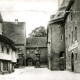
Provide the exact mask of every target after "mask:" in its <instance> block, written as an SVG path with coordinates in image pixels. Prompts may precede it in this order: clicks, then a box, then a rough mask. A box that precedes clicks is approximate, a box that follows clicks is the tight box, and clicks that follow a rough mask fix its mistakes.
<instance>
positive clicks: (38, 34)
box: [29, 26, 47, 37]
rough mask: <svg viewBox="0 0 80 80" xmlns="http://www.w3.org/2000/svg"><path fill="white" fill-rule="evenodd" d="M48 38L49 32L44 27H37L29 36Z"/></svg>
mask: <svg viewBox="0 0 80 80" xmlns="http://www.w3.org/2000/svg"><path fill="white" fill-rule="evenodd" d="M46 36H47V30H46V29H45V28H44V27H43V26H40V27H37V28H35V29H34V30H32V32H31V33H30V34H29V37H46Z"/></svg>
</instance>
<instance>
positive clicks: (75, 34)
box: [65, 0, 80, 72]
mask: <svg viewBox="0 0 80 80" xmlns="http://www.w3.org/2000/svg"><path fill="white" fill-rule="evenodd" d="M79 4H80V1H79V0H74V3H73V5H72V6H71V8H70V11H69V13H68V16H67V18H66V20H65V44H66V45H65V46H66V69H67V70H71V71H74V72H80V64H79V63H80V8H79V6H78V5H79Z"/></svg>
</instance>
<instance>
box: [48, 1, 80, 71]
mask: <svg viewBox="0 0 80 80" xmlns="http://www.w3.org/2000/svg"><path fill="white" fill-rule="evenodd" d="M66 2H67V3H66ZM79 3H80V1H79V0H64V1H63V3H62V5H61V7H62V8H64V7H65V8H64V9H63V10H62V9H61V7H60V8H59V10H58V12H59V11H60V12H59V13H57V14H56V15H55V16H54V18H53V21H50V23H49V25H48V56H49V55H50V54H52V52H51V53H50V51H51V50H52V49H53V50H57V49H55V48H58V49H60V48H61V47H62V46H61V45H60V46H59V47H58V46H57V47H56V46H55V44H57V45H59V44H60V43H61V42H57V40H56V39H58V41H59V40H60V39H59V36H60V31H61V30H62V29H61V28H58V26H59V27H60V24H62V25H61V27H63V31H61V33H62V32H64V33H63V35H64V38H65V40H64V53H65V54H64V55H65V56H64V58H65V59H64V61H65V63H66V66H65V68H66V69H67V70H70V71H74V72H80V64H79V63H80V56H79V52H80V46H79V45H80V37H79V36H80V31H79V30H80V27H79V26H80V22H79V21H80V8H79V6H78V5H79ZM63 5H65V6H63ZM62 22H63V23H64V24H63V23H62ZM53 23H54V25H53V29H54V31H52V29H51V27H52V26H51V24H53ZM56 23H58V26H57V25H56ZM55 25H56V27H57V28H56V29H55ZM55 31H56V32H55ZM57 31H58V32H57ZM58 33H59V34H58ZM55 34H56V37H55V36H52V35H55ZM57 37H58V38H57ZM50 43H51V44H50ZM52 45H54V46H52ZM50 47H51V48H50ZM52 47H53V48H52ZM57 51H58V50H57ZM48 59H50V58H48ZM48 61H49V60H48ZM54 61H55V60H54ZM53 63H54V62H53ZM53 63H51V62H50V61H49V65H50V64H51V65H52V64H53ZM51 65H50V67H51ZM52 66H53V65H52Z"/></svg>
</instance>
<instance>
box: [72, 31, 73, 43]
mask: <svg viewBox="0 0 80 80" xmlns="http://www.w3.org/2000/svg"><path fill="white" fill-rule="evenodd" d="M72 43H73V31H72Z"/></svg>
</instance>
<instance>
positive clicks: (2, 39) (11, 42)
mask: <svg viewBox="0 0 80 80" xmlns="http://www.w3.org/2000/svg"><path fill="white" fill-rule="evenodd" d="M0 41H1V42H5V43H7V44H9V45H10V46H11V47H12V48H13V49H16V47H15V46H14V42H13V41H12V40H10V39H9V38H7V37H6V36H4V35H1V34H0Z"/></svg>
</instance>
